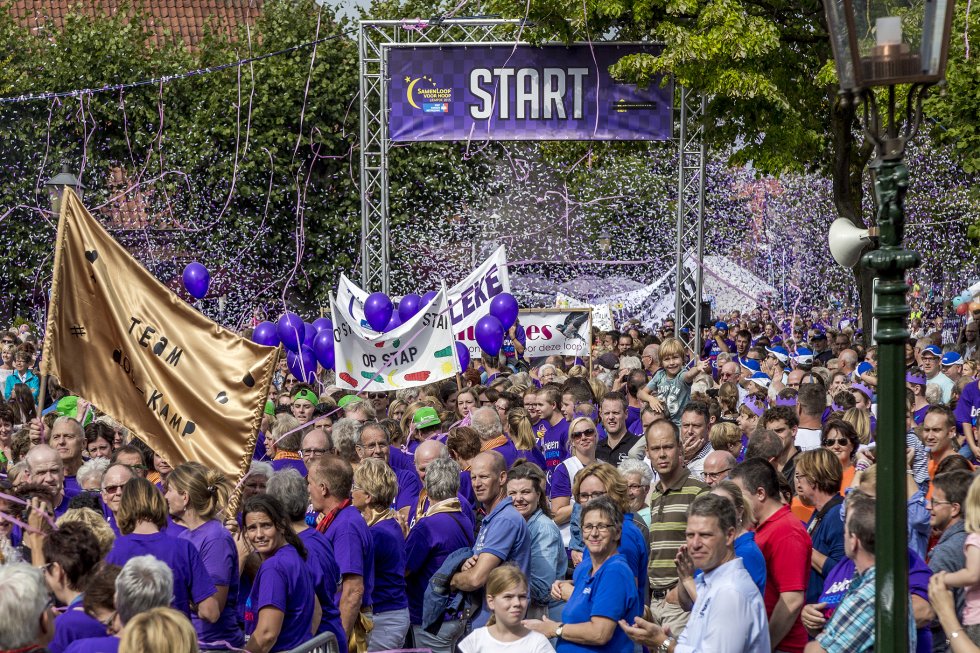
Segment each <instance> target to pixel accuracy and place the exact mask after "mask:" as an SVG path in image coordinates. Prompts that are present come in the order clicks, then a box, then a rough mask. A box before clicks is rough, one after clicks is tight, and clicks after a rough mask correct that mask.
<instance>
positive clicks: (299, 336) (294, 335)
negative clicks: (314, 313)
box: [276, 313, 306, 352]
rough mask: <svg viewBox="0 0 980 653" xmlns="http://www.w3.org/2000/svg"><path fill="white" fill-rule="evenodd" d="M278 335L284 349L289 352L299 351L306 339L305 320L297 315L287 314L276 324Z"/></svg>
mask: <svg viewBox="0 0 980 653" xmlns="http://www.w3.org/2000/svg"><path fill="white" fill-rule="evenodd" d="M276 333H277V334H279V340H280V341H281V342H282V346H283V347H285V348H286V349H288V350H289V351H294V352H295V351H299V347H300V345H302V344H303V339H304V338H305V337H306V325H305V324H304V323H303V318H301V317H300V316H299V315H296V313H286V314H285V315H283V316H282V317H281V318H279V322H277V323H276Z"/></svg>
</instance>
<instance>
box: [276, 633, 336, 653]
mask: <svg viewBox="0 0 980 653" xmlns="http://www.w3.org/2000/svg"><path fill="white" fill-rule="evenodd" d="M288 653H340V647H339V646H338V645H337V636H336V635H334V634H333V633H331V632H326V633H320V634H319V635H317V636H316V637H314V638H313V639H311V640H309V641H308V642H304V643H303V644H300V645H299V646H297V647H296V648H294V649H292V650H291V651H289V652H288Z"/></svg>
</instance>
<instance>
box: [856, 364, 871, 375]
mask: <svg viewBox="0 0 980 653" xmlns="http://www.w3.org/2000/svg"><path fill="white" fill-rule="evenodd" d="M873 369H874V366H873V365H872V364H871V363H858V368H857V373H858V376H862V375H864V374H867V373H868V372H870V371H871V370H873Z"/></svg>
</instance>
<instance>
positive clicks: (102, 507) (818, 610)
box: [0, 309, 980, 653]
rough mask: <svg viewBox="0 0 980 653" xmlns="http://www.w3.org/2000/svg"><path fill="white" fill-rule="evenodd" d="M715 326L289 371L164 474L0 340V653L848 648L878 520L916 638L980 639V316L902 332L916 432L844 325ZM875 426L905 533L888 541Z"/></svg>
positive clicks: (864, 596)
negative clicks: (453, 362) (900, 571)
mask: <svg viewBox="0 0 980 653" xmlns="http://www.w3.org/2000/svg"><path fill="white" fill-rule="evenodd" d="M717 320H718V321H717V322H715V323H713V324H712V325H709V326H708V327H706V329H705V331H704V333H703V334H702V335H703V341H704V346H703V349H701V351H692V348H691V344H690V343H691V340H690V334H689V333H686V332H682V333H680V334H675V329H674V324H673V322H672V321H670V320H668V321H666V323H665V324H663V325H662V327H661V328H660V329H657V330H654V331H648V330H646V329H644V328H642V327H640V326H639V325H634V324H626V325H623V327H622V330H621V331H607V332H602V331H598V330H595V331H594V334H593V344H592V349H591V351H590V352H589V355H587V356H580V357H574V356H569V357H563V356H549V357H547V358H546V359H540V360H527V359H526V358H525V356H524V348H523V346H522V345H521V343H520V342H519V341H518V340H517V339H513V340H512V339H510V338H508V339H507V340H506V341H505V345H504V348H503V349H502V351H501V353H500V354H499V355H498V356H487V355H484V356H483V357H482V358H480V359H475V360H473V361H472V362H471V364H470V365H469V367H468V369H466V370H465V371H464V372H463V374H461V375H460V377H459V378H457V379H456V380H448V381H444V382H440V383H435V384H431V385H428V386H422V387H418V388H412V389H405V390H399V391H397V392H392V393H387V392H370V391H368V392H364V393H360V394H355V393H350V392H348V391H344V390H341V389H339V388H337V387H336V386H334V385H332V383H331V377H330V374H329V372H326V371H322V372H323V374H322V376H321V380H322V383H320V384H316V385H309V384H306V383H300V382H298V381H297V380H296V379H295V378H293V376H292V375H291V374H290V373H289V371H288V367H287V366H286V365H285V361H284V362H283V364H282V365H281V366H280V367H279V369H278V371H277V373H276V375H275V378H274V381H273V386H272V388H271V389H270V393H269V401H268V402H267V404H266V407H265V415H264V419H263V422H262V427H261V429H260V433H259V437H258V440H257V442H256V447H255V451H254V454H253V461H252V463H251V467H250V469H249V471H248V473H247V474H246V475H244V477H243V478H242V479H234V478H228V477H226V476H225V475H224V474H222V473H220V472H219V471H217V470H214V469H210V468H208V467H207V466H206V465H204V464H201V463H200V462H195V461H191V462H181V463H180V464H174V465H171V464H170V461H167V460H165V459H164V457H162V456H160V455H159V454H158V453H156V452H154V451H153V450H152V449H150V448H149V447H148V446H147V445H146V444H145V443H144V442H143V441H142V439H141V438H140V433H133V432H130V431H128V430H127V429H126V428H125V427H124V426H123V425H121V424H120V423H118V422H117V421H115V420H114V419H113V417H112V416H110V415H105V414H103V413H102V412H101V411H100V410H99V408H98V406H94V405H91V404H90V403H89V402H88V401H87V400H86V399H85V397H84V396H77V395H75V394H72V393H71V392H70V391H69V390H68V389H65V388H62V387H61V386H60V385H59V384H58V383H57V380H56V379H53V378H47V379H42V378H40V377H39V375H38V373H37V364H38V358H39V356H40V355H41V352H39V346H38V340H37V338H36V336H35V335H33V334H32V333H31V330H30V328H28V327H24V328H21V329H11V330H10V331H5V332H2V333H0V354H2V361H0V388H2V392H3V401H2V402H0V474H2V477H0V653H3V652H6V653H13V652H15V651H16V652H18V653H29V652H33V651H50V652H51V653H66V652H67V653H110V652H112V653H114V652H116V651H120V652H124V653H130V652H137V651H139V652H141V653H142V652H150V653H158V652H159V653H163V652H171V651H173V652H175V653H176V652H179V653H190V652H194V651H198V650H245V651H256V652H263V653H265V652H270V651H289V650H291V649H294V648H296V647H301V646H303V645H304V643H307V642H309V641H310V640H311V639H313V638H314V637H316V636H317V635H321V634H324V633H331V634H332V635H333V637H334V638H336V641H337V644H338V646H339V649H340V650H341V651H343V650H348V651H351V652H352V653H363V652H365V651H389V650H396V649H403V648H418V649H428V650H431V651H432V652H433V653H454V652H455V651H457V650H458V651H462V652H463V653H497V652H501V651H520V652H522V653H523V652H525V651H527V652H530V653H547V652H549V651H558V653H573V652H574V653H580V652H596V653H599V652H610V653H634V652H638V651H640V650H646V651H651V652H655V653H671V652H675V651H676V652H693V651H700V652H716V651H718V652H721V651H724V652H744V653H768V652H771V651H779V652H783V653H804V652H805V653H816V652H820V651H829V652H833V653H836V652H847V653H858V652H861V651H870V650H874V649H875V616H874V601H875V542H876V539H877V538H882V537H907V540H908V560H909V565H908V568H909V589H910V593H909V597H908V609H909V615H910V623H909V633H908V636H909V641H910V642H911V644H910V650H915V651H921V652H923V653H928V652H930V651H946V650H952V651H954V653H963V652H971V653H972V652H977V651H980V480H977V479H975V478H974V474H973V470H974V465H975V464H976V463H977V458H978V454H980V441H978V435H977V416H978V415H980V390H978V382H977V375H978V364H980V354H978V350H977V346H976V345H977V327H978V325H980V309H978V310H976V311H974V312H973V313H972V314H971V315H968V316H966V320H965V322H964V323H963V324H961V325H959V326H958V327H956V328H955V329H952V330H951V329H950V328H948V325H943V324H942V323H939V322H933V323H932V327H934V328H923V327H922V325H921V323H917V324H915V325H912V326H913V327H915V328H916V329H918V332H917V333H915V334H914V335H915V337H914V338H910V340H909V341H908V343H907V345H906V371H905V382H906V388H907V391H906V397H905V400H906V415H907V420H906V428H905V429H904V430H903V431H902V432H899V433H882V432H879V431H878V430H877V423H876V417H875V415H876V411H877V393H876V387H877V381H878V377H877V350H876V348H875V347H874V346H873V345H871V344H870V343H869V342H867V341H866V340H865V339H864V338H863V335H862V334H861V333H860V331H859V330H858V329H857V328H856V327H857V325H856V324H854V323H853V322H852V321H850V320H842V319H840V316H835V315H833V314H832V312H831V311H823V312H815V313H813V314H812V315H808V316H803V317H795V318H794V317H793V316H787V315H784V314H773V313H770V312H769V311H767V310H764V309H757V310H754V311H751V312H747V313H745V314H741V313H733V314H730V315H723V316H718V317H717ZM511 333H514V332H513V331H512V332H511ZM675 335H679V336H680V337H675ZM42 383H45V384H46V386H45V392H44V393H43V396H44V397H45V400H44V405H39V404H38V401H39V399H40V397H41V395H42V393H40V389H41V384H42ZM369 390H370V389H369ZM82 394H84V393H82ZM208 436H209V437H220V434H208ZM882 438H900V439H901V440H902V441H903V442H904V443H905V446H906V448H907V458H906V461H907V467H908V470H907V471H908V474H907V505H908V526H907V532H906V533H905V534H902V533H887V532H884V533H883V532H876V530H875V518H874V515H875V496H876V482H875V481H876V464H875V450H876V446H875V445H876V443H877V442H878V441H879V440H880V439H882ZM173 462H175V463H176V462H177V461H173ZM236 482H237V483H236Z"/></svg>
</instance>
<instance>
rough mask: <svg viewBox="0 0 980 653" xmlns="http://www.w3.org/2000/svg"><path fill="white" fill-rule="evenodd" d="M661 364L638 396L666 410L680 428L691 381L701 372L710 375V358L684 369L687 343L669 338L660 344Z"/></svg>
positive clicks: (656, 408) (666, 413) (668, 417)
mask: <svg viewBox="0 0 980 653" xmlns="http://www.w3.org/2000/svg"><path fill="white" fill-rule="evenodd" d="M660 365H661V368H660V369H659V370H657V373H656V374H654V375H653V378H652V379H650V383H648V384H647V387H645V388H641V389H640V391H639V392H638V393H637V394H636V396H637V398H638V399H639V400H640V401H645V402H646V403H648V404H649V405H650V408H652V409H653V410H655V411H657V412H660V413H664V414H665V415H666V416H667V419H669V420H671V421H672V422H673V423H674V424H676V425H677V427H678V428H680V425H681V413H683V412H684V407H685V406H687V402H688V400H689V399H690V398H691V384H692V383H693V382H694V379H696V378H697V376H698V374H701V373H702V372H703V373H705V374H711V361H710V360H703V361H700V362H699V363H698V364H697V365H694V366H693V367H691V369H689V370H687V371H686V372H683V370H684V343H682V342H681V341H680V340H678V339H677V338H667V339H666V340H664V341H663V343H661V345H660ZM682 372H683V373H682Z"/></svg>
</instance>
